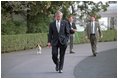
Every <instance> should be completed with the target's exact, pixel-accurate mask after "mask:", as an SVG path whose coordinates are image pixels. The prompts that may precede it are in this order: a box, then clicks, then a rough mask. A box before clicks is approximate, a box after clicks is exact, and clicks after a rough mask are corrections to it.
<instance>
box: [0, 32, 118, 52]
mask: <svg viewBox="0 0 118 79" xmlns="http://www.w3.org/2000/svg"><path fill="white" fill-rule="evenodd" d="M116 40H117V31H116V30H107V31H104V32H103V38H102V39H100V40H99V41H102V42H106V41H116ZM87 42H89V40H88V39H85V34H84V32H77V33H75V39H74V43H75V44H79V43H87ZM37 44H40V45H41V46H42V47H45V46H46V45H47V33H35V34H19V35H1V52H2V53H4V52H11V51H17V50H25V49H31V48H35V47H36V45H37Z"/></svg>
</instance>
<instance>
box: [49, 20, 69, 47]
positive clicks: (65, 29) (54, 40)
mask: <svg viewBox="0 0 118 79" xmlns="http://www.w3.org/2000/svg"><path fill="white" fill-rule="evenodd" d="M68 39H69V26H68V23H67V21H63V20H62V21H61V23H60V32H59V33H58V31H57V27H56V21H54V22H52V23H50V25H49V35H48V42H50V43H51V44H52V46H56V45H57V44H58V43H59V42H60V43H61V45H67V42H68Z"/></svg>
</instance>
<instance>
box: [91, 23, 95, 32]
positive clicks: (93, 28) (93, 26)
mask: <svg viewBox="0 0 118 79" xmlns="http://www.w3.org/2000/svg"><path fill="white" fill-rule="evenodd" d="M91 27H92V34H95V21H92V22H91Z"/></svg>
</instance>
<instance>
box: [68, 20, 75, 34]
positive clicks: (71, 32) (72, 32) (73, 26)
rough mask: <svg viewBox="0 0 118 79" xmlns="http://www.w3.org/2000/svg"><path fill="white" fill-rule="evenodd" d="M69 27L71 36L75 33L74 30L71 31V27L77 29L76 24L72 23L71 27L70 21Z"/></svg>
mask: <svg viewBox="0 0 118 79" xmlns="http://www.w3.org/2000/svg"><path fill="white" fill-rule="evenodd" d="M68 25H69V29H70V34H74V33H75V32H74V31H73V30H71V27H72V28H73V29H77V28H76V26H75V23H72V25H71V24H70V22H69V21H68Z"/></svg>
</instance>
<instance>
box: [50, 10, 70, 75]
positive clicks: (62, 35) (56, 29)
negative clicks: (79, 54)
mask: <svg viewBox="0 0 118 79" xmlns="http://www.w3.org/2000/svg"><path fill="white" fill-rule="evenodd" d="M62 16H63V14H62V12H60V11H57V12H56V13H55V21H54V22H52V23H50V26H49V36H48V46H49V47H50V46H52V59H53V62H54V63H55V65H56V68H55V69H56V71H59V73H62V72H63V71H62V70H63V64H64V56H65V51H66V48H67V42H68V39H69V26H68V23H67V22H66V21H64V20H62ZM58 49H60V51H59V58H58Z"/></svg>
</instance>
